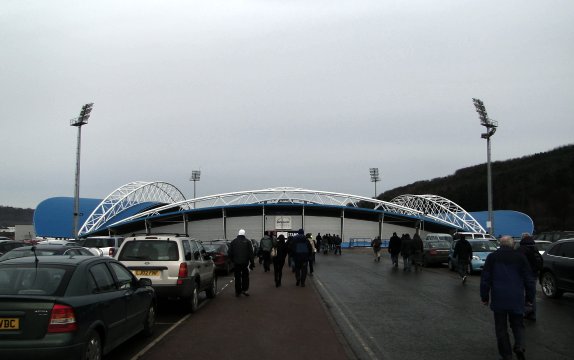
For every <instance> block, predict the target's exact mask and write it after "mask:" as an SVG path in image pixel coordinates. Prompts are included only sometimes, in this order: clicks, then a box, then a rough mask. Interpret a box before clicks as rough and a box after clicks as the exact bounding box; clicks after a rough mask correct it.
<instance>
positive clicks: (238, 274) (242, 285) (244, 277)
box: [233, 264, 249, 294]
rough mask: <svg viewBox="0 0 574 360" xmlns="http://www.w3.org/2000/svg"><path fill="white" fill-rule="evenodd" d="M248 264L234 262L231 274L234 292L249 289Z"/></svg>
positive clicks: (237, 292) (238, 292)
mask: <svg viewBox="0 0 574 360" xmlns="http://www.w3.org/2000/svg"><path fill="white" fill-rule="evenodd" d="M248 266H249V264H235V265H234V268H233V275H234V276H235V294H240V293H242V292H243V291H247V290H249V269H248Z"/></svg>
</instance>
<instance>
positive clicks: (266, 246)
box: [259, 233, 273, 272]
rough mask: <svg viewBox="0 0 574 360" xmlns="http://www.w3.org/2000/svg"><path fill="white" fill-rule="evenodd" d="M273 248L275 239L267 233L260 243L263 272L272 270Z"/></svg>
mask: <svg viewBox="0 0 574 360" xmlns="http://www.w3.org/2000/svg"><path fill="white" fill-rule="evenodd" d="M272 248H273V239H271V236H269V234H267V233H265V235H263V237H262V238H261V240H260V241H259V249H261V250H260V251H261V256H262V257H263V271H265V272H268V271H270V270H271V267H270V265H271V249H272Z"/></svg>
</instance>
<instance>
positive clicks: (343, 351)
mask: <svg viewBox="0 0 574 360" xmlns="http://www.w3.org/2000/svg"><path fill="white" fill-rule="evenodd" d="M228 280H229V278H228V277H226V278H221V279H220V285H222V283H221V282H222V281H228ZM250 280H251V281H250V283H251V284H250V289H249V293H250V296H249V297H246V296H243V295H242V296H240V297H236V296H235V290H234V287H233V282H231V283H230V284H229V285H228V286H227V287H225V288H224V289H223V290H222V291H221V292H220V293H219V294H218V295H217V297H216V298H215V299H214V301H211V302H209V303H207V304H206V305H205V306H203V307H202V308H201V309H199V311H198V312H197V313H195V314H193V315H192V316H190V317H189V318H187V319H186V320H185V321H184V322H183V323H182V324H181V325H180V326H178V327H177V328H175V329H174V330H173V331H171V332H170V333H169V334H168V335H167V336H165V337H164V338H163V339H161V340H160V341H159V342H158V343H157V344H156V345H155V346H153V347H152V348H151V349H150V350H149V351H148V352H146V353H145V354H144V355H143V356H142V357H141V359H144V360H154V359H169V360H178V359H191V358H193V359H236V360H241V359H246V360H259V359H274V360H283V359H285V360H303V359H314V360H322V359H329V360H339V359H340V360H343V359H355V357H354V355H353V354H352V353H351V351H350V350H349V349H348V347H347V346H346V345H345V343H344V340H342V335H341V334H339V332H338V329H337V328H336V326H335V325H334V322H333V321H332V319H331V317H330V315H329V313H328V312H327V310H326V309H325V307H324V305H323V302H322V300H321V298H320V296H319V294H318V292H317V290H316V288H315V285H314V283H313V278H312V277H308V279H307V282H306V287H304V288H301V287H298V286H295V276H294V275H293V274H292V273H291V271H290V269H289V268H287V267H285V268H283V285H282V286H281V287H279V288H276V287H275V282H274V280H273V268H272V269H271V272H267V273H265V272H263V268H262V266H261V265H258V266H257V267H256V268H255V270H254V271H252V272H251V276H250Z"/></svg>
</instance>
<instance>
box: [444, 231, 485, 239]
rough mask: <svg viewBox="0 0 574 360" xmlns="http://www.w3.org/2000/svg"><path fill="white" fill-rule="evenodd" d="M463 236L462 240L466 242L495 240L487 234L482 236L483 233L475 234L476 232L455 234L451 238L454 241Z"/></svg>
mask: <svg viewBox="0 0 574 360" xmlns="http://www.w3.org/2000/svg"><path fill="white" fill-rule="evenodd" d="M461 235H464V238H465V239H466V240H470V239H488V240H496V239H495V238H494V237H493V236H492V235H489V234H484V233H476V232H457V233H455V234H454V235H453V238H454V239H455V240H458V238H459V237H460V236H461Z"/></svg>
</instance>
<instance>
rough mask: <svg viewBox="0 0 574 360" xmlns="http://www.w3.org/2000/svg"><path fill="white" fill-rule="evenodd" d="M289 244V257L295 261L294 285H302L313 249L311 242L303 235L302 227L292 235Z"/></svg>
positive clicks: (303, 284)
mask: <svg viewBox="0 0 574 360" xmlns="http://www.w3.org/2000/svg"><path fill="white" fill-rule="evenodd" d="M290 246H291V249H290V252H291V257H292V258H293V261H294V262H295V279H296V281H297V282H296V285H297V286H301V287H304V286H305V280H306V279H307V266H308V264H309V259H310V257H311V252H312V251H313V250H312V248H311V243H310V242H309V241H308V240H307V237H305V232H304V231H303V229H299V231H298V232H297V235H295V236H294V237H293V241H292V242H291V244H290Z"/></svg>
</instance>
